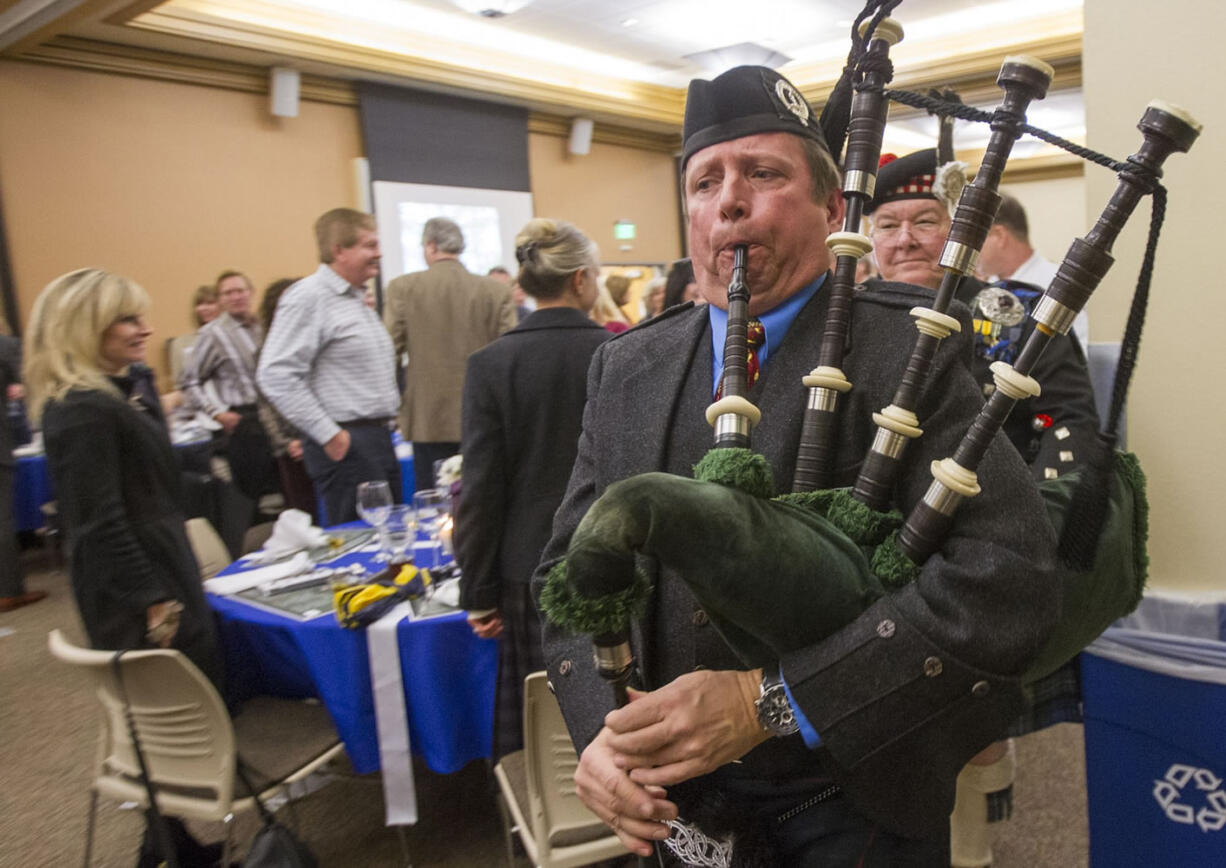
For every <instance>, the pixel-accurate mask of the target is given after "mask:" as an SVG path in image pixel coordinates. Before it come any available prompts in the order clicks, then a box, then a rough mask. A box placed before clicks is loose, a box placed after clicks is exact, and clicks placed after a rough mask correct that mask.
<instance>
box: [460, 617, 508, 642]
mask: <svg viewBox="0 0 1226 868" xmlns="http://www.w3.org/2000/svg"><path fill="white" fill-rule="evenodd" d="M468 626H470V627H472V628H473V632H474V633H476V634H477V636H478V637H479V638H481V639H497V638H498V637H499V636H501V635H502V614H501V613H499V612H497V611H494V612H490V613H489V614H488V615H486V616H485V617H484V618H474V617H473V616H471V615H469V616H468Z"/></svg>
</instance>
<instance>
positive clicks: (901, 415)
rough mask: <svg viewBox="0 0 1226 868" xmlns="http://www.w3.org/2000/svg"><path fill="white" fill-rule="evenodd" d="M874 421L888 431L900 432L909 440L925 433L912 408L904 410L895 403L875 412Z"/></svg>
mask: <svg viewBox="0 0 1226 868" xmlns="http://www.w3.org/2000/svg"><path fill="white" fill-rule="evenodd" d="M873 422H875V423H876V425H877V427H878V428H885V429H886V430H887V431H893V432H894V433H895V434H900V435H902V436H903V437H906V438H907V439H909V440H914V439H915V438H916V437H919V436H920V435H921V434H923V433H924V431H923V429H921V428H920V427H919V419H918V418H916V415H915V414H914V413H913V412H911V411H910V410H904V409H903V408H902V407H899V406H897V405H895V404H891V405H890V406H888V407H886V408H885V409H883V410H882V411H881V412H880V413H874V414H873Z"/></svg>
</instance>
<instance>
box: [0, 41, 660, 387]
mask: <svg viewBox="0 0 1226 868" xmlns="http://www.w3.org/2000/svg"><path fill="white" fill-rule="evenodd" d="M0 106H3V109H2V110H0V196H3V205H4V210H5V220H6V223H7V229H8V240H9V244H10V253H11V256H12V261H13V272H14V274H13V276H14V281H15V283H16V286H17V294H18V299H17V300H18V308H19V309H20V311H21V316H22V320H23V322H24V320H25V318H26V317H27V316H28V313H29V309H30V306H31V304H32V302H33V300H34V298H35V296H36V295H37V294H38V292H39V290H41V289H42V287H43V286H45V285H46V284H47V282H48V281H50V280H51V279H52V278H54V277H55V276H57V275H59V274H62V273H64V272H65V271H69V270H71V269H73V268H79V267H82V266H90V265H92V266H99V267H102V268H107V269H111V270H114V271H118V272H121V273H124V274H127V275H129V276H131V277H133V278H135V279H136V280H137V281H138V282H140V283H141V284H142V285H144V286H145V287H146V288H147V289H148V290H149V291H150V293H151V294H152V296H153V299H154V311H153V321H154V327H155V329H156V330H157V335H156V336H155V338H154V345H155V351H154V352H153V353H152V354H151V358H150V360H149V361H150V363H151V364H153V365H154V367H156V368H158V369H159V370H161V368H162V362H163V352H162V346H163V343H164V340H165V339H166V338H168V337H171V336H172V335H176V334H181V333H183V332H185V331H189V330H190V329H191V327H192V326H191V319H190V312H189V310H188V300H189V297H190V295H191V293H192V291H193V290H194V289H195V288H196V286H198V285H199V284H201V283H210V282H212V280H213V279H214V277H215V276H216V275H217V274H218V272H220V271H221V270H223V269H227V268H238V269H241V270H244V271H246V272H247V273H248V274H249V275H250V276H251V278H252V279H253V280H254V282H255V283H256V286H257V287H259V288H261V289H262V288H263V287H264V286H266V285H267V284H268V283H270V282H272V281H273V280H275V279H277V278H280V277H289V276H295V275H301V274H305V273H308V272H309V271H311V270H313V269H314V268H315V265H316V263H317V261H318V260H317V257H316V254H315V250H314V244H313V242H312V239H311V223H312V221H313V220H314V219H315V218H316V217H317V216H318V215H319V214H321V213H322V212H323V211H325V210H326V209H328V208H331V207H335V206H337V205H350V206H352V205H355V204H356V190H355V186H354V180H353V179H354V175H353V171H352V168H351V167H352V160H353V159H354V158H355V157H358V156H361V154H362V142H361V134H360V130H359V125H358V113H357V110H356V108H354V107H352V106H336V105H326V104H322V103H314V102H306V101H304V102H302V104H301V106H300V113H299V116H298V117H297V118H288V119H276V118H273V117H272V116H270V115H269V113H268V110H267V98H266V97H265V96H263V95H259V94H246V93H239V92H235V91H228V90H220V89H213V88H208V87H199V86H194V85H188V84H177V83H170V82H162V81H152V80H146V79H139V78H129V77H124V76H117V75H107V74H103V73H94V72H83V71H78V70H72V69H63V68H57V67H51V66H42V65H38V64H28V63H17V62H10V61H0ZM529 144H530V159H531V171H532V185H533V190H532V193H533V200H534V203H535V208H536V212H537V213H538V214H543V215H548V216H554V217H562V218H564V219H567V220H570V221H572V222H574V223H576V224H577V225H579V226H581V227H583V228H584V229H585V231H587V232H588V233H589V234H590V235H591V236H592V237H593V238H594V239H595V240H596V241H597V242H598V243H599V244H600V247H601V252H602V254H603V256H604V258H605V261H607V262H611V263H616V262H622V263H627V262H657V261H658V262H665V261H671V260H672V259H674V258H676V257H677V256H678V255H679V251H680V248H681V243H680V240H679V238H678V234H679V233H678V228H677V207H678V206H677V201H676V196H675V195H674V193H673V190H674V188H675V182H674V179H673V159H672V157H671V156H670V155H668V154H666V153H660V152H655V151H643V150H637V149H634V148H628V147H618V146H613V145H602V144H599V143H597V144H593V145H592V152H591V153H590V154H589V155H587V156H584V157H575V156H571V155H568V154H567V153H566V139H564V138H559V137H556V136H548V135H544V134H536V133H534V134H532V135H531V136H530V143H529ZM618 219H627V220H632V221H634V222H635V223H636V224H637V225H638V232H639V237H638V238H637V239H636V240H635V241H634V242H633V248H632V249H631V250H630V251H621V250H619V249H618V242H616V241H615V240H614V239H613V222H614V221H615V220H618Z"/></svg>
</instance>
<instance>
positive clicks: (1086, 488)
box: [1057, 171, 1166, 572]
mask: <svg viewBox="0 0 1226 868" xmlns="http://www.w3.org/2000/svg"><path fill="white" fill-rule="evenodd" d="M1135 176H1136V177H1138V178H1139V179H1142V181H1143V182H1148V183H1149V185H1150V190H1149V192H1150V194H1151V196H1152V197H1153V198H1152V200H1151V204H1150V208H1151V210H1150V218H1149V237H1148V239H1147V240H1146V242H1145V255H1144V257H1142V259H1141V269H1140V271H1139V272H1138V274H1137V289H1136V292H1135V293H1133V296H1132V305H1131V306H1130V308H1129V310H1128V324H1127V325H1126V326H1125V327H1124V338H1123V340H1122V341H1121V342H1120V358H1119V362H1118V363H1117V364H1116V367H1115V380H1114V382H1113V383H1112V387H1111V407H1110V409H1109V411H1108V413H1107V423H1106V425H1105V426H1104V427H1103V430H1102V431H1100V432H1099V433H1098V438H1097V442H1096V443H1095V445H1094V449H1093V451H1092V452H1091V453H1090V458H1089V460H1088V461H1087V462H1086V464H1085V469H1084V470H1083V471H1082V473H1083V477H1082V481H1081V484H1080V485H1078V486H1077V490H1076V492H1075V493H1074V495H1073V501H1072V503H1071V504H1069V512H1068V519H1067V521H1066V522H1065V525H1064V532H1063V533H1062V534H1061V536H1060V546H1059V548H1058V549H1057V553H1058V554H1059V557H1060V561H1061V563H1063V564H1064V565H1065V566H1067V567H1068V568H1069V569H1072V570H1076V571H1079V572H1081V571H1086V570H1089V569H1090V568H1091V567H1092V566H1093V564H1094V556H1095V553H1096V552H1097V550H1098V541H1099V537H1100V535H1101V533H1102V527H1103V522H1104V521H1106V516H1107V509H1108V499H1109V486H1108V484H1107V481H1108V479H1109V477H1110V474H1111V471H1112V467H1113V464H1114V460H1115V447H1116V442H1117V440H1118V439H1119V424H1120V417H1121V416H1122V415H1123V412H1124V401H1125V400H1126V399H1127V397H1128V386H1129V384H1130V382H1131V381H1132V372H1133V369H1134V368H1135V367H1136V363H1137V354H1138V352H1139V351H1140V348H1141V329H1142V328H1143V327H1144V325H1145V312H1146V309H1147V307H1148V305H1149V288H1150V282H1151V279H1152V278H1153V274H1154V255H1155V253H1156V252H1157V249H1158V236H1159V234H1160V233H1161V231H1162V222H1163V220H1164V219H1165V218H1166V188H1165V187H1163V186H1162V185H1161V184H1159V183H1158V179H1157V178H1156V177H1154V176H1153V175H1152V174H1145V173H1142V172H1139V171H1138V172H1136V173H1135Z"/></svg>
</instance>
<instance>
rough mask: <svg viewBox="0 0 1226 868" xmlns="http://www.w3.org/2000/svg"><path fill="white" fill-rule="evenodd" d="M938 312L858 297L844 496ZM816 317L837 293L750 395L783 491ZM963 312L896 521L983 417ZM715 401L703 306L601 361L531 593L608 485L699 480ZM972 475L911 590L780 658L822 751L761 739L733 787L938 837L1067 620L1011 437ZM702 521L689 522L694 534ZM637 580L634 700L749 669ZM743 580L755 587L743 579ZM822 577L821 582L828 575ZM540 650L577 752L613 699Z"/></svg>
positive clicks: (553, 636) (840, 470) (816, 575)
mask: <svg viewBox="0 0 1226 868" xmlns="http://www.w3.org/2000/svg"><path fill="white" fill-rule="evenodd" d="M828 285H829V283H827V286H828ZM929 298H930V294H929V293H927V292H925V291H923V290H920V289H918V288H916V287H911V286H908V285H904V284H877V285H876V286H875V287H874V288H872V289H869V290H863V291H860V292H858V293H857V296H856V299H855V303H854V304H853V319H852V328H851V333H850V335H849V342H848V348H847V354H846V358H845V363H844V371H845V372H846V374H847V377H848V379H849V380H850V381H851V382H852V384H853V388H852V390H851V391H850V392H849V393H848V394H847V395H846V396H844V399H843V401H842V403H843V407H842V410H841V412H840V415H839V421H838V439H837V449H836V453H835V472H836V476H835V482H836V485H840V486H846V485H850V484H851V483H852V482H853V481H854V479H855V476H856V473H857V472H858V469H859V465H860V463H861V462H862V460H863V457H864V455H865V452H866V451H867V450H868V448H869V446H870V444H871V442H872V437H873V434H874V432H875V426H874V425H873V423H872V421H871V413H872V412H874V411H878V410H880V409H881V408H882V407H884V406H886V405H888V404H889V403H891V399H892V396H893V392H894V390H895V388H896V386H897V384H898V381H899V379H900V378H901V375H902V372H903V370H905V368H906V364H907V359H908V357H909V355H910V353H911V349H912V346H913V344H914V340H915V334H916V332H915V328H914V326H913V324H912V321H911V318H910V316H909V314H908V311H909V310H910V309H911V308H912V307H914V306H916V305H922V304H924V303H925V302H927V301H928V300H929ZM827 303H828V294H827V293H826V292H819V293H818V294H817V295H816V296H815V297H814V298H813V300H811V301H810V302H809V304H808V305H806V307H805V308H804V310H802V311H801V313H800V314H799V315H798V317H797V319H796V321H795V322H794V323H793V325H792V327H791V329H790V330H789V332H788V334H787V335H786V337H785V339H784V340H783V342H782V344H781V345H780V346H779V347H778V348H776V349H775V350H774V351H773V353H772V355H771V357H770V360H769V361H768V363H767V365H766V367H765V368H764V369H763V372H762V374H761V376H760V378H759V380H758V381H757V383H756V384H755V386H754V388H753V389H752V390H751V392H750V395H749V398H750V400H751V401H753V402H754V403H755V404H756V405H757V406H758V407H759V408H760V409H761V410H762V414H763V418H762V422H761V424H760V425H759V426H758V427H757V428H756V429H755V430H754V433H753V438H754V439H753V443H754V448H755V449H756V450H757V451H759V452H761V453H762V454H763V455H764V456H765V457H766V458H767V460H768V461H769V463H770V464H771V466H772V468H773V469H774V472H775V477H776V483H777V486H778V487H779V488H780V489H781V490H788V489H789V488H790V483H791V478H792V473H793V469H794V465H795V454H796V446H797V442H798V440H799V435H800V428H801V421H802V417H803V410H804V403H805V390H804V388H803V386H802V385H801V382H800V381H801V377H802V376H804V375H805V374H807V373H808V372H809V371H810V370H811V369H812V368H813V367H814V366H815V364H816V358H817V349H818V344H819V341H820V337H821V328H822V324H823V321H824V318H825V312H826V306H827ZM954 308H955V311H954V312H955V313H956V314H957V316H958V318H959V320H960V321H961V323H962V332H961V336H955V337H951V338H948V339H946V340H945V341H943V342H942V345H941V348H940V350H939V352H938V354H937V357H936V359H935V360H934V361H933V365H932V369H931V374H932V378H931V380H930V381H929V382H930V386H929V388H927V389H926V391H925V392H924V394H923V396H922V398H921V402H920V406H919V408H918V415H919V419H920V424H921V426H922V427H923V428H924V431H925V433H924V436H923V437H922V438H921V439H920V440H919V441H918V442H917V443H913V444H912V445H911V447H910V448H909V449H908V451H907V454H906V456H905V459H904V469H903V474H902V479H901V482H900V483H899V485H898V487H897V492H896V499H897V500H898V502H899V505H900V506H901V508H902V510H903V512H904V513H906V512H908V511H909V509H910V507H911V506H912V505H913V504H915V503H916V502H917V501H918V500H919V499H921V498H922V496H923V494H924V492H925V490H926V489H927V487H928V484H929V482H930V475H929V472H928V470H927V468H928V466H929V464H930V462H931V461H933V460H934V459H940V458H943V457H946V456H949V455H951V454H952V453H953V450H954V447H955V445H956V443H957V442H958V441H959V440H960V439H961V437H962V435H963V433H964V432H965V431H966V429H967V428H968V427H969V425H970V422H971V420H972V419H973V418H974V416H975V415H976V413H977V412H978V410H979V408H980V407H981V406H982V399H981V398H980V390H979V387H978V386H977V385H976V384H975V382H974V381H973V379H972V377H971V375H970V373H969V370H968V367H969V362H970V346H969V333H970V328H969V315H968V311H967V310H966V308H965V307H964V306H962V305H960V304H957V303H955V305H954ZM712 392H713V388H712V372H711V337H710V327H709V324H708V319H707V315H706V313H705V311H704V310H702V309H701V308H700V309H697V310H694V309H691V308H690V307H689V306H683V307H680V308H677V309H675V310H673V311H671V312H666V313H665V314H664V315H662V316H660V317H657V318H654V319H652V320H650V321H649V322H648V323H647V324H645V325H644V326H642V327H639V328H636V329H632V330H631V331H629V332H627V333H626V334H624V335H622V336H619V337H617V338H615V339H613V340H611V341H609V342H608V343H606V344H604V345H603V346H602V347H601V348H600V349H599V350H597V352H596V355H595V357H594V359H593V362H592V367H591V371H590V373H589V380H588V404H587V408H586V410H585V413H584V426H583V434H582V436H581V438H580V443H579V456H578V458H577V460H576V463H575V467H574V471H573V474H572V477H571V481H570V484H569V488H568V490H567V494H566V497H565V499H564V500H563V502H562V505H561V507H560V508H559V510H558V512H557V515H556V517H555V521H554V535H553V538H552V539H551V541H550V543H549V545H548V546H547V547H546V550H545V555H544V557H545V560H544V562H543V564H542V566H541V568H540V569H539V570H538V572H537V575H536V579H535V580H536V582H537V587H538V588H539V586H540V583H541V581H542V580H543V576H544V575H545V573H546V571H547V570H548V569H549V568H550V567H551V566H552V565H553V563H555V562H556V560H557V559H559V558H560V557H561V556H562V555H564V553H565V549H566V545H567V542H568V540H569V539H570V536H571V533H572V532H573V531H574V529H575V527H576V526H577V524H578V522H579V520H580V519H581V518H582V517H583V515H584V514H585V512H586V511H587V508H588V506H589V505H590V504H591V503H592V501H593V500H595V499H596V498H597V497H599V496H600V494H601V493H602V492H603V491H604V489H605V488H606V487H607V486H608V485H610V484H611V483H613V482H615V481H617V480H619V479H622V478H625V477H627V476H631V475H634V474H637V473H642V472H645V471H654V470H665V471H668V472H672V473H676V474H679V475H685V476H689V475H691V470H690V468H691V467H692V466H693V464H694V463H696V462H697V461H698V460H699V459H700V458H701V457H702V456H703V454H705V452H706V451H707V450H708V449H709V448H710V445H711V443H712V434H711V429H710V428H709V427H708V425H707V423H706V422H705V420H704V418H703V410H704V408H705V407H706V405H707V404H708V403H710V401H711V395H712ZM979 477H980V482H981V484H982V487H983V493H982V494H981V495H980V496H978V497H975V498H972V499H969V500H967V501H965V502H964V503H963V505H962V508H961V510H960V511H959V514H958V517H957V521H956V523H955V527H954V530H953V533H952V535H951V536H950V538H949V539H948V540H947V541H946V543H945V544H944V545H943V547H942V549H941V550H940V551H938V552H937V553H935V554H934V555H933V556H932V557H931V558H929V560H928V561H927V563H926V564H925V565H924V568H923V570H922V573H921V575H920V577H919V578H918V579H917V581H916V582H914V583H913V584H911V585H909V586H908V587H906V588H905V589H903V590H902V591H899V592H896V593H893V594H889V595H887V596H886V597H884V598H882V599H880V600H879V601H877V602H876V603H874V604H873V605H872V606H871V607H870V608H869V609H868V610H866V611H865V612H864V613H863V614H862V615H861V616H860V617H859V618H858V619H857V620H855V621H853V622H852V623H850V624H848V625H847V626H846V627H844V628H843V629H842V630H840V631H838V632H836V633H835V634H834V635H832V636H830V637H828V638H826V639H825V640H821V641H817V642H815V643H814V644H812V645H810V646H808V647H806V648H803V649H802V650H800V651H797V652H794V653H791V654H789V655H786V656H785V658H784V659H783V660H782V661H781V668H782V671H783V674H784V677H785V679H786V680H787V682H788V684H789V686H790V689H791V692H792V695H793V697H794V699H795V701H796V702H797V704H798V705H799V706H800V708H801V710H802V711H803V713H804V714H805V716H806V717H807V718H808V720H809V721H810V723H811V724H812V725H813V727H814V728H815V729H816V731H817V732H818V734H819V735H820V737H821V745H820V746H819V747H818V748H817V749H816V750H812V751H811V750H809V749H808V748H806V746H805V744H804V742H803V741H802V740H801V738H800V737H799V736H791V737H788V738H776V739H771V740H769V741H768V742H766V743H765V744H763V745H760V746H759V747H757V748H755V749H754V750H753V751H751V752H750V753H749V754H747V755H746V756H745V757H744V758H743V761H742V763H741V764H740V765H739V766H738V767H737V769H738V773H740V774H746V773H748V774H751V775H754V776H757V777H759V778H761V779H763V780H767V781H778V782H783V781H791V780H794V779H796V778H797V777H813V778H815V777H819V776H822V775H832V776H834V778H835V779H836V780H837V781H838V782H839V783H840V785H841V786H842V787H843V789H844V791H845V792H846V793H847V794H848V795H849V796H850V798H851V799H852V800H853V802H854V804H855V805H856V807H857V808H858V809H859V810H860V811H861V812H863V813H864V814H866V815H868V816H870V817H872V818H874V819H876V820H877V821H878V822H881V823H883V824H884V825H885V826H886V827H887V828H889V829H891V830H893V831H895V832H897V833H899V834H902V835H908V836H914V837H930V836H933V835H935V834H938V833H939V832H940V830H941V829H942V827H943V825H944V824H947V823H948V817H949V813H950V810H951V809H952V807H953V797H954V781H955V778H956V776H957V773H958V770H959V769H960V768H961V767H962V765H963V764H964V763H965V762H966V761H967V760H968V759H969V758H970V757H971V756H972V755H974V754H975V753H976V752H977V751H978V750H980V749H982V748H983V747H984V746H986V745H987V744H989V743H990V742H992V741H993V740H994V739H995V738H997V737H998V736H999V735H1000V734H1001V733H1003V731H1004V730H1005V728H1006V727H1007V725H1008V724H1009V722H1010V721H1011V720H1012V718H1013V717H1015V716H1016V714H1017V713H1018V710H1019V709H1020V707H1021V686H1020V682H1019V680H1018V676H1019V674H1020V673H1021V672H1023V671H1024V670H1025V667H1026V665H1027V663H1028V661H1029V660H1030V659H1031V658H1032V657H1033V655H1034V654H1035V653H1036V651H1037V650H1038V649H1039V647H1040V646H1041V644H1042V642H1043V641H1044V640H1045V638H1046V637H1047V635H1048V634H1049V632H1050V628H1051V625H1052V623H1053V622H1054V619H1055V617H1056V616H1057V610H1058V605H1059V604H1058V596H1057V585H1056V579H1055V573H1054V567H1053V563H1054V550H1055V533H1054V531H1053V529H1052V527H1051V525H1050V522H1049V521H1048V519H1047V518H1046V515H1045V513H1044V510H1043V506H1042V503H1041V501H1040V498H1039V495H1038V492H1037V489H1036V488H1035V485H1034V483H1033V481H1032V480H1031V478H1030V475H1029V473H1028V471H1027V468H1026V467H1025V465H1024V464H1023V463H1022V461H1021V459H1020V458H1019V456H1018V454H1017V452H1016V450H1014V449H1013V448H1012V447H1011V446H1010V445H1009V443H1008V441H1007V440H1005V438H1004V437H1003V436H998V437H997V439H996V442H994V443H993V445H992V446H991V447H990V448H989V450H988V452H987V455H986V457H985V459H984V461H983V463H982V465H981V467H980V470H979ZM1006 507H1007V508H1006ZM702 521H703V517H702V516H694V522H695V524H696V525H697V524H699V523H701V522H702ZM712 556H713V557H719V553H718V551H713V552H712ZM644 566H645V567H646V568H647V569H648V571H649V575H650V576H651V578H652V581H653V584H654V593H653V595H652V599H651V601H650V602H649V605H648V611H647V614H646V616H645V617H644V619H643V620H642V622H641V623H639V624H638V625H636V627H637V629H636V630H635V631H634V633H635V640H636V652H637V655H638V659H639V665H640V668H641V677H642V679H643V682H644V686H646V687H647V688H649V689H650V688H655V687H659V686H662V685H663V684H666V683H667V682H669V681H671V680H672V679H674V678H676V677H677V676H679V675H681V674H683V673H685V672H688V671H690V670H692V669H695V668H699V667H707V668H711V669H734V668H735V669H743V668H745V667H744V666H743V665H741V664H739V663H738V662H737V660H736V658H735V657H734V656H733V655H732V652H731V651H730V649H729V648H728V647H727V645H726V644H725V643H724V642H723V640H722V639H720V638H719V636H718V634H717V633H716V631H715V629H714V628H713V627H711V626H710V624H709V623H708V620H707V619H706V618H705V617H703V613H701V612H700V611H699V610H698V607H697V605H696V604H695V602H694V601H693V598H692V597H691V596H690V594H689V592H688V589H687V588H686V587H685V586H684V583H683V582H682V581H681V580H680V579H679V578H678V577H676V576H675V575H673V574H672V573H671V572H670V571H669V570H667V569H663V570H661V569H659V568H658V567H657V566H656V565H653V564H647V563H645V564H644ZM744 573H745V577H746V581H753V580H754V576H753V565H752V564H746V566H745V571H744ZM813 580H814V581H815V582H817V581H821V569H820V565H814V569H813ZM763 593H770V591H769V589H768V588H764V590H763ZM779 602H780V605H781V606H786V605H787V601H786V600H780V601H779ZM544 642H545V660H546V663H547V666H548V670H549V675H550V680H551V682H552V684H553V685H554V687H555V690H556V693H557V696H558V699H559V701H560V703H561V706H562V709H563V712H564V713H565V716H566V719H567V723H568V726H569V728H570V730H571V734H572V736H573V737H574V739H575V742H576V745H577V746H578V748H579V749H580V750H582V749H583V748H584V747H585V746H586V745H587V744H588V742H589V741H591V739H592V738H594V737H595V735H596V733H597V732H598V731H599V729H600V727H601V725H602V720H603V716H604V715H605V714H606V713H607V712H608V711H609V710H610V709H611V706H612V697H611V691H610V689H609V687H608V685H607V684H606V683H604V682H602V681H601V680H600V678H599V676H598V675H597V674H596V672H595V667H594V665H593V663H592V651H591V645H590V639H589V638H588V637H586V636H579V637H576V636H573V635H568V634H565V633H563V632H561V631H559V630H558V629H557V628H556V627H554V626H553V625H551V624H548V623H546V625H545V627H544ZM682 810H683V812H684V806H682Z"/></svg>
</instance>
